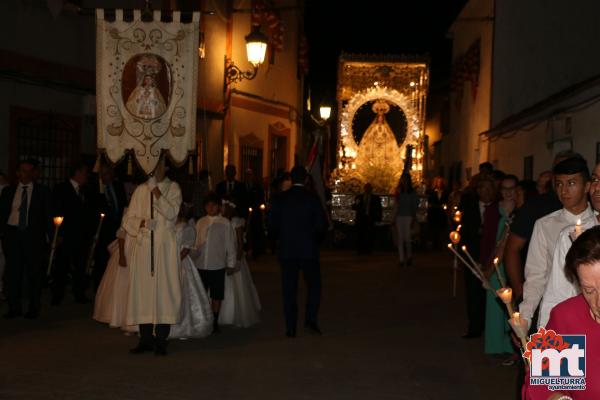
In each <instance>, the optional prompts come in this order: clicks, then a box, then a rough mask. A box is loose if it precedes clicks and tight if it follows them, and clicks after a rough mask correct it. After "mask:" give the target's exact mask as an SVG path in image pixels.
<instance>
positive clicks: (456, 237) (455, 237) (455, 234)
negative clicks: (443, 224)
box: [450, 231, 460, 244]
mask: <svg viewBox="0 0 600 400" xmlns="http://www.w3.org/2000/svg"><path fill="white" fill-rule="evenodd" d="M450 241H451V242H452V244H458V242H460V233H458V232H457V231H452V232H450Z"/></svg>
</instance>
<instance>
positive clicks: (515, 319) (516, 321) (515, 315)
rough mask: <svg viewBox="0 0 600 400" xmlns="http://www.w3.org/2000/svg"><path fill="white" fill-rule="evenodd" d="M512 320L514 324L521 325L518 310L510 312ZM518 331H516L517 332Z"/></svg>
mask: <svg viewBox="0 0 600 400" xmlns="http://www.w3.org/2000/svg"><path fill="white" fill-rule="evenodd" d="M512 320H513V324H514V325H515V326H521V313H520V312H518V311H515V312H514V313H513V314H512ZM517 333H518V332H517Z"/></svg>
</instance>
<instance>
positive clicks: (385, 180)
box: [356, 100, 402, 193]
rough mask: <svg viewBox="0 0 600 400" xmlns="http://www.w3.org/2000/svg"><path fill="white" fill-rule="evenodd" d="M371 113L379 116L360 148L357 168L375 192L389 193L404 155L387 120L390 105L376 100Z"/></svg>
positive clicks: (361, 142) (364, 180)
mask: <svg viewBox="0 0 600 400" xmlns="http://www.w3.org/2000/svg"><path fill="white" fill-rule="evenodd" d="M372 110H373V112H374V113H375V114H377V116H376V117H375V119H374V121H373V122H372V123H371V125H369V127H368V128H367V130H366V131H365V134H364V135H363V137H362V140H361V141H360V144H359V145H358V154H357V156H356V169H357V172H358V174H359V175H360V177H361V179H362V180H363V182H365V183H370V184H371V185H372V186H373V188H374V189H375V191H376V192H379V193H390V192H391V191H393V189H394V187H395V185H396V183H397V182H398V179H399V177H400V175H401V173H402V156H401V152H400V148H399V146H398V144H397V143H396V136H395V135H394V132H393V131H392V129H391V128H390V126H389V125H388V123H387V121H386V119H385V114H387V113H388V112H389V111H390V106H389V104H388V103H387V102H386V101H384V100H377V101H376V102H375V103H374V104H373V107H372Z"/></svg>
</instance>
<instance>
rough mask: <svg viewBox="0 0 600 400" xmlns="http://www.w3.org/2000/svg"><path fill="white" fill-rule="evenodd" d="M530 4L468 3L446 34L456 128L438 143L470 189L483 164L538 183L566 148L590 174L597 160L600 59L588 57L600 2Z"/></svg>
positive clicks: (599, 34)
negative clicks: (469, 181)
mask: <svg viewBox="0 0 600 400" xmlns="http://www.w3.org/2000/svg"><path fill="white" fill-rule="evenodd" d="M526 3H527V4H524V3H523V2H518V1H513V0H507V1H493V0H471V1H469V2H468V3H467V4H466V5H465V7H464V8H463V10H462V11H461V13H460V15H459V16H458V17H457V19H456V20H455V22H454V24H453V25H452V27H451V29H450V34H451V35H452V38H453V63H454V72H453V79H452V81H453V85H452V91H451V96H450V98H451V112H450V129H449V134H448V135H446V136H444V137H443V138H442V140H441V142H440V143H439V144H438V146H440V147H441V148H442V149H443V152H442V153H443V154H442V164H443V165H444V168H445V169H446V171H447V176H448V177H449V178H450V179H459V180H462V183H465V179H468V178H470V176H471V175H472V174H474V173H476V172H477V167H478V164H479V163H481V162H483V161H490V162H492V163H493V164H494V166H495V167H496V168H498V169H500V170H502V171H504V172H506V173H512V174H515V175H517V176H518V177H521V178H530V179H531V178H533V179H535V178H536V177H537V175H538V174H539V173H541V172H543V171H545V170H549V169H550V168H551V166H552V159H553V157H554V155H555V154H556V153H558V152H560V151H562V150H574V151H577V152H579V153H581V154H582V155H583V156H584V157H585V158H586V159H587V160H588V162H589V164H590V167H591V166H592V165H593V164H594V163H595V162H597V161H598V160H599V158H600V156H599V154H598V153H599V152H600V139H598V134H597V133H596V127H597V126H598V124H599V123H600V117H598V115H599V114H598V111H599V110H600V109H599V107H600V106H599V105H598V104H597V101H596V100H597V99H598V94H600V87H599V83H600V81H599V79H598V78H599V77H598V71H599V67H600V56H598V55H596V54H595V53H593V52H590V51H588V50H589V49H590V48H593V45H594V44H595V43H597V41H598V40H599V39H600V30H599V29H598V26H597V24H596V23H595V15H597V14H598V12H599V11H600V5H599V4H597V3H596V2H592V1H585V0H580V1H577V2H576V4H571V3H569V4H568V5H567V4H564V3H561V2H554V1H551V2H547V1H541V0H536V1H530V2H526ZM477 41H479V45H478V55H479V59H478V60H477V57H476V56H473V55H472V54H473V53H477V51H473V50H472V49H471V48H468V46H471V44H472V43H476V42H477ZM473 46H477V45H473ZM586 49H588V50H586ZM469 52H471V56H468V54H469ZM466 55H467V56H466ZM465 56H466V58H461V57H465ZM477 63H478V65H477ZM461 66H462V67H461ZM457 71H458V72H457ZM475 75H476V76H475ZM475 88H476V90H474V89H475ZM469 93H471V96H469V95H468V94H469Z"/></svg>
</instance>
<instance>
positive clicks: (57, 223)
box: [46, 217, 65, 276]
mask: <svg viewBox="0 0 600 400" xmlns="http://www.w3.org/2000/svg"><path fill="white" fill-rule="evenodd" d="M64 219H65V218H64V217H54V218H53V222H54V237H53V238H52V247H51V248H50V258H49V259H48V269H47V270H46V275H48V276H50V271H51V270H52V260H53V259H54V250H55V249H56V240H57V239H58V229H59V228H60V226H61V225H62V223H63V220H64Z"/></svg>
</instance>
